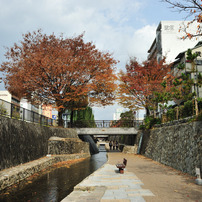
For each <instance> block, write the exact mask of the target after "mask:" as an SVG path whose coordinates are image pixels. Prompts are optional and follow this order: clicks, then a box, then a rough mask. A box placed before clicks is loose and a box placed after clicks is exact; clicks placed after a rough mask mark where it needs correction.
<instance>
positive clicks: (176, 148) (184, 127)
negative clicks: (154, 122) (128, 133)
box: [137, 122, 202, 175]
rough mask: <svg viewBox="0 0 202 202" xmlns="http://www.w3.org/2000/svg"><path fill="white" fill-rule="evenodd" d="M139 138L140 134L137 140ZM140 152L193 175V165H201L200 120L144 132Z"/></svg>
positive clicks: (201, 128)
mask: <svg viewBox="0 0 202 202" xmlns="http://www.w3.org/2000/svg"><path fill="white" fill-rule="evenodd" d="M139 138H140V134H139V135H138V138H137V142H138V140H139ZM141 153H142V154H145V156H147V157H149V158H151V159H153V160H155V161H158V162H160V163H163V164H165V165H168V166H171V167H173V168H175V169H178V170H181V171H183V172H185V173H189V174H191V175H195V167H201V166H202V122H191V123H182V124H175V125H172V126H163V127H159V128H154V129H152V130H150V131H147V132H145V133H144V136H143V142H142V147H141Z"/></svg>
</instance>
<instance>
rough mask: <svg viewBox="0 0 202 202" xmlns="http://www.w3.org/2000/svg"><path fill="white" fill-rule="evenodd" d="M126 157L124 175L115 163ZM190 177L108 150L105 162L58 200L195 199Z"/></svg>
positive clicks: (197, 193) (199, 193) (198, 191)
mask: <svg viewBox="0 0 202 202" xmlns="http://www.w3.org/2000/svg"><path fill="white" fill-rule="evenodd" d="M123 157H125V158H127V160H128V164H127V169H126V170H125V172H124V174H120V173H118V172H117V168H116V166H115V164H116V163H117V162H118V161H119V162H120V161H122V159H123ZM201 198H202V186H199V185H196V184H195V183H194V178H193V177H191V176H189V175H185V174H183V173H181V172H179V171H176V170H174V169H172V168H170V167H167V166H164V165H161V164H159V163H157V162H155V161H152V160H150V159H147V158H145V157H143V156H140V155H133V154H123V153H108V162H107V163H106V164H105V165H104V166H103V167H102V168H100V169H99V170H97V171H96V172H94V173H93V174H92V175H90V176H89V177H87V178H86V179H84V180H83V181H82V182H81V183H80V184H78V185H77V186H76V187H75V189H74V191H73V192H72V193H71V194H70V195H68V196H67V197H66V198H65V199H63V200H62V202H69V201H74V202H79V201H92V202H96V201H101V202H130V201H132V202H142V201H147V202H178V201H179V202H184V201H188V202H189V201H195V202H199V201H201Z"/></svg>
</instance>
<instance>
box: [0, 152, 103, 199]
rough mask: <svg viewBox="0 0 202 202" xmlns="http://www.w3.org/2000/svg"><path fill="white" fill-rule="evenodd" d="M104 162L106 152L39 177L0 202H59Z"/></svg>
mask: <svg viewBox="0 0 202 202" xmlns="http://www.w3.org/2000/svg"><path fill="white" fill-rule="evenodd" d="M106 161H107V155H106V152H100V153H98V154H95V155H93V156H91V158H89V159H86V160H84V161H82V162H80V163H77V164H74V165H72V166H70V168H66V167H62V168H57V169H55V170H53V171H51V172H50V173H47V174H44V175H43V176H41V177H39V178H38V179H37V180H35V181H34V182H33V183H30V184H28V185H27V186H26V187H25V188H23V189H22V190H20V191H17V193H16V192H15V193H11V194H9V195H7V196H6V197H5V198H0V201H2V202H3V201H20V202H22V201H29V202H32V201H44V202H55V201H61V200H62V199H63V198H65V197H66V196H67V195H68V194H70V193H71V192H72V191H73V189H74V186H75V185H77V184H78V183H80V182H81V181H82V180H83V179H84V178H86V177H87V176H89V175H90V174H91V173H93V172H94V171H95V170H97V169H98V168H100V167H101V166H102V165H103V164H104V163H105V162H106Z"/></svg>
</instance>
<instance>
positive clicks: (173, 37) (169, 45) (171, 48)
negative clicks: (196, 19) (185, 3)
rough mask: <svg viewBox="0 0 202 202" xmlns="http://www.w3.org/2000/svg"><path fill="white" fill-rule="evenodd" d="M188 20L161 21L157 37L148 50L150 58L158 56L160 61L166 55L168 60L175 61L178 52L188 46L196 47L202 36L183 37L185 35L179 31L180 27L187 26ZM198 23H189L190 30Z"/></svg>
mask: <svg viewBox="0 0 202 202" xmlns="http://www.w3.org/2000/svg"><path fill="white" fill-rule="evenodd" d="M187 23H188V21H161V22H160V23H159V25H158V27H157V29H156V37H155V39H154V41H153V43H152V45H151V47H150V48H149V50H148V54H149V55H148V59H152V58H156V59H157V61H160V60H161V59H162V57H164V56H165V57H166V62H167V63H171V62H173V61H175V57H176V55H178V53H180V52H183V51H186V50H187V49H188V48H191V47H194V46H195V45H196V44H197V43H198V42H199V41H200V40H202V37H201V38H198V39H197V40H196V38H195V39H191V40H190V39H188V38H187V39H185V40H183V39H181V38H182V36H183V35H184V33H183V32H179V29H180V27H186V26H187ZM196 27H197V25H196V23H194V24H191V25H189V30H191V31H193V32H194V30H196Z"/></svg>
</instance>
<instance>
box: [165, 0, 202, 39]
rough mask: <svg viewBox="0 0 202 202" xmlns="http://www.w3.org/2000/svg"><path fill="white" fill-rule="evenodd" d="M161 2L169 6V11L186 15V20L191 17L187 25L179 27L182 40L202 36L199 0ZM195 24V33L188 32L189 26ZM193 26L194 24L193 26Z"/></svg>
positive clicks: (167, 0)
mask: <svg viewBox="0 0 202 202" xmlns="http://www.w3.org/2000/svg"><path fill="white" fill-rule="evenodd" d="M162 1H163V2H166V3H168V4H169V5H171V7H170V8H171V9H174V10H176V11H179V12H180V13H181V12H184V13H186V17H185V19H186V18H190V17H191V16H193V17H192V20H190V22H189V23H188V24H187V26H182V27H180V31H181V32H183V33H184V36H182V39H183V40H184V39H186V38H189V39H192V38H197V37H199V36H202V29H201V28H202V26H201V22H202V4H201V0H182V1H175V0H162ZM195 22H196V31H193V32H192V31H191V30H189V29H188V28H189V26H190V25H192V24H193V23H195ZM194 26H195V24H194Z"/></svg>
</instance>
